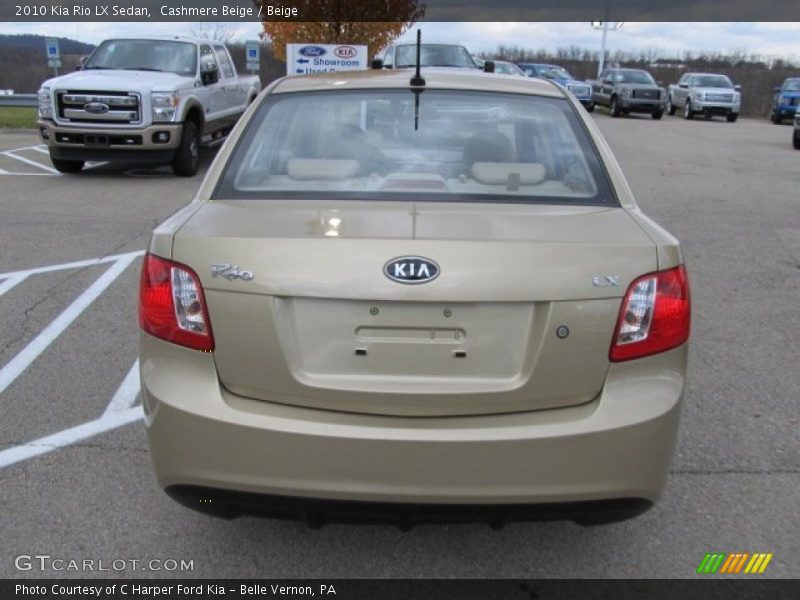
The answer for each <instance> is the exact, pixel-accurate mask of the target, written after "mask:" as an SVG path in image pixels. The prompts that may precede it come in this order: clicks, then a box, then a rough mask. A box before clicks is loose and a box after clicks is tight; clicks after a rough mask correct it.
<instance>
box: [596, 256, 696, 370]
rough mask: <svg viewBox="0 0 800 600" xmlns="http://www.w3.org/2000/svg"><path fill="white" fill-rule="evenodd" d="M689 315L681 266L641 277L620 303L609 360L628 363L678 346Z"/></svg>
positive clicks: (686, 330) (686, 333)
mask: <svg viewBox="0 0 800 600" xmlns="http://www.w3.org/2000/svg"><path fill="white" fill-rule="evenodd" d="M690 313H691V309H690V299H689V280H688V278H687V276H686V269H684V267H683V265H681V266H679V267H675V268H674V269H668V270H666V271H659V272H658V273H650V274H648V275H642V276H641V277H639V278H638V279H636V280H634V282H633V283H631V285H630V286H629V287H628V291H627V293H626V294H625V298H624V299H623V300H622V306H621V307H620V312H619V319H617V327H616V329H615V330H614V339H613V340H612V342H611V350H610V351H609V355H608V357H609V359H610V360H611V361H612V362H620V361H624V360H631V359H634V358H641V357H643V356H649V355H651V354H657V353H659V352H664V351H666V350H670V349H672V348H676V347H677V346H680V345H681V344H683V343H684V342H686V340H688V339H689V328H690V320H691V319H690Z"/></svg>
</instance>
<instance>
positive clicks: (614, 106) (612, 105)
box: [608, 96, 622, 117]
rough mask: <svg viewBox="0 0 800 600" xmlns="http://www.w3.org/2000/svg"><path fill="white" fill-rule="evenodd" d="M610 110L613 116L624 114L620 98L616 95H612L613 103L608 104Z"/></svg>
mask: <svg viewBox="0 0 800 600" xmlns="http://www.w3.org/2000/svg"><path fill="white" fill-rule="evenodd" d="M608 112H609V113H610V114H611V116H612V117H618V116H620V115H621V114H622V109H620V107H619V100H618V99H617V97H616V96H611V103H610V104H609V105H608Z"/></svg>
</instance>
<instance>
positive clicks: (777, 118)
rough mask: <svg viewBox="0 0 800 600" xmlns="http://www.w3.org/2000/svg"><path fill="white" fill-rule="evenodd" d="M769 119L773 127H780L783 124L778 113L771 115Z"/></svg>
mask: <svg viewBox="0 0 800 600" xmlns="http://www.w3.org/2000/svg"><path fill="white" fill-rule="evenodd" d="M770 118H771V119H772V122H773V123H775V125H781V124H782V123H783V117H781V115H780V114H779V113H772V116H771V117H770Z"/></svg>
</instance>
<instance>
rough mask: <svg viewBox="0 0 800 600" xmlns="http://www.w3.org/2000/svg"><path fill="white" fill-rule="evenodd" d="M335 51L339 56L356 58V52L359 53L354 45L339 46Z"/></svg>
mask: <svg viewBox="0 0 800 600" xmlns="http://www.w3.org/2000/svg"><path fill="white" fill-rule="evenodd" d="M333 53H334V54H335V55H336V56H338V57H339V58H355V57H356V54H358V50H356V49H355V48H353V47H352V46H339V47H338V48H334V50H333Z"/></svg>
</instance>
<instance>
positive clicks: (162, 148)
mask: <svg viewBox="0 0 800 600" xmlns="http://www.w3.org/2000/svg"><path fill="white" fill-rule="evenodd" d="M182 131H183V125H182V124H181V123H165V124H158V125H151V126H149V127H143V128H141V129H127V128H126V129H115V128H110V127H105V128H89V127H65V126H62V125H57V124H56V123H54V122H53V121H48V120H40V121H39V135H40V137H41V138H42V141H43V142H45V143H46V144H47V146H48V149H49V150H50V155H51V156H52V157H53V158H57V159H64V160H107V161H122V162H169V161H170V160H172V157H173V155H174V153H175V149H176V148H177V147H178V146H179V145H180V142H181V133H182ZM162 133H165V134H167V135H168V136H169V141H167V142H163V143H162V142H156V136H157V135H158V134H162Z"/></svg>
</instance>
